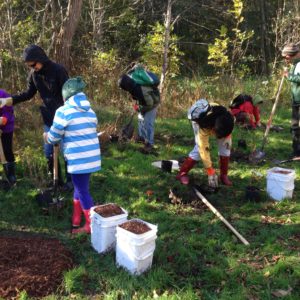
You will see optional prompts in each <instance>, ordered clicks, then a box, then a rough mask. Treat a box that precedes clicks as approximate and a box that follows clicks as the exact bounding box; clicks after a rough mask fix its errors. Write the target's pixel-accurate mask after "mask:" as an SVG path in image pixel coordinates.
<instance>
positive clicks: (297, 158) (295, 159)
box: [273, 156, 300, 165]
mask: <svg viewBox="0 0 300 300" xmlns="http://www.w3.org/2000/svg"><path fill="white" fill-rule="evenodd" d="M292 161H300V156H297V157H293V158H290V159H286V160H274V161H273V164H274V165H281V164H285V163H288V162H292Z"/></svg>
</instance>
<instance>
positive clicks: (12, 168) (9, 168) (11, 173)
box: [3, 162, 17, 186]
mask: <svg viewBox="0 0 300 300" xmlns="http://www.w3.org/2000/svg"><path fill="white" fill-rule="evenodd" d="M3 167H4V172H5V175H6V178H7V180H8V182H9V184H10V186H14V185H15V184H16V182H17V179H16V164H15V162H9V163H6V164H4V165H3Z"/></svg>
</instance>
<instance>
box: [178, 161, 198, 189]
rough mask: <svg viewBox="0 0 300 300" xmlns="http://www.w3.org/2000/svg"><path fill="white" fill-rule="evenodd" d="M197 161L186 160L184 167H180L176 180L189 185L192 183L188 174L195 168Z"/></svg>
mask: <svg viewBox="0 0 300 300" xmlns="http://www.w3.org/2000/svg"><path fill="white" fill-rule="evenodd" d="M196 162H197V161H196V160H194V159H192V158H191V157H188V158H186V159H185V160H184V162H183V164H182V166H181V167H180V170H179V173H178V174H177V175H176V179H177V180H179V181H180V182H181V183H182V184H184V185H188V184H189V182H190V179H189V176H188V175H187V174H188V172H189V171H190V170H191V169H192V168H193V167H194V165H195V164H196Z"/></svg>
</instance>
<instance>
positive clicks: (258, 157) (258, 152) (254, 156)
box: [249, 150, 266, 163]
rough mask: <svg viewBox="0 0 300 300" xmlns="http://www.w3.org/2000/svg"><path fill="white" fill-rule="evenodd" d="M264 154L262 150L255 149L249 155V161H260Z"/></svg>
mask: <svg viewBox="0 0 300 300" xmlns="http://www.w3.org/2000/svg"><path fill="white" fill-rule="evenodd" d="M265 156H266V153H265V152H264V151H262V150H255V151H254V152H252V153H251V154H250V155H249V161H250V162H252V163H258V162H261V161H262V160H263V159H264V158H265Z"/></svg>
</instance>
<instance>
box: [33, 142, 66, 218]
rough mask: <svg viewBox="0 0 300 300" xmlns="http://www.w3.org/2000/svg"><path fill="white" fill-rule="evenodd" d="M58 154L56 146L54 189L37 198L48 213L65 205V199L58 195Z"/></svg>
mask: <svg viewBox="0 0 300 300" xmlns="http://www.w3.org/2000/svg"><path fill="white" fill-rule="evenodd" d="M58 153H59V146H58V144H56V145H54V147H53V188H50V189H47V190H45V191H41V193H39V194H38V195H37V197H36V198H37V201H38V203H39V205H40V206H42V207H43V209H44V210H45V211H47V212H48V211H49V210H54V209H56V210H59V209H60V208H62V207H63V203H64V202H63V197H60V196H59V193H58Z"/></svg>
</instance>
